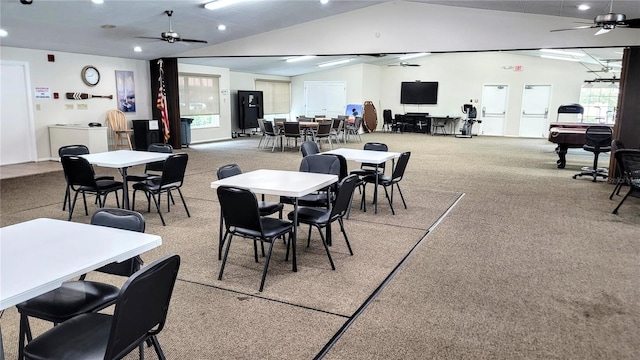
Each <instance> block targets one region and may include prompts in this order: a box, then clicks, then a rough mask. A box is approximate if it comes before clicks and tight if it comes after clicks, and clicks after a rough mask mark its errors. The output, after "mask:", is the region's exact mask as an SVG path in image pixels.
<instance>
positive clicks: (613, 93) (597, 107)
mask: <svg viewBox="0 0 640 360" xmlns="http://www.w3.org/2000/svg"><path fill="white" fill-rule="evenodd" d="M619 91H620V89H619V88H618V84H617V83H593V84H587V85H584V86H583V87H582V89H581V90H580V105H582V106H583V107H584V118H583V119H584V122H590V123H600V124H613V123H614V122H615V118H616V116H615V114H616V107H617V106H618V93H619Z"/></svg>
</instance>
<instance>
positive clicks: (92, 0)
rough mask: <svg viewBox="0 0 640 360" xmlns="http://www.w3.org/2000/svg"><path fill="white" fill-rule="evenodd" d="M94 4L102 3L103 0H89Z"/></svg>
mask: <svg viewBox="0 0 640 360" xmlns="http://www.w3.org/2000/svg"><path fill="white" fill-rule="evenodd" d="M91 2H92V3H94V4H104V0H91Z"/></svg>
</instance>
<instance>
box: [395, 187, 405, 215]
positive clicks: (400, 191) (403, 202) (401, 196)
mask: <svg viewBox="0 0 640 360" xmlns="http://www.w3.org/2000/svg"><path fill="white" fill-rule="evenodd" d="M396 187H397V188H398V192H399V193H400V199H402V204H403V205H404V208H405V209H406V208H407V203H406V202H405V201H404V196H403V195H402V190H400V184H398V183H396Z"/></svg>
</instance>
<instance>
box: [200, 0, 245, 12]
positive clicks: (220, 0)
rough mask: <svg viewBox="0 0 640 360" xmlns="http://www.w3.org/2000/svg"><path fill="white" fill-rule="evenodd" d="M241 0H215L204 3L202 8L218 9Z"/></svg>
mask: <svg viewBox="0 0 640 360" xmlns="http://www.w3.org/2000/svg"><path fill="white" fill-rule="evenodd" d="M241 1H243V0H216V1H212V2H208V3H206V4H204V8H205V9H207V10H218V9H222V8H223V7H227V6H230V5H233V4H237V3H239V2H241Z"/></svg>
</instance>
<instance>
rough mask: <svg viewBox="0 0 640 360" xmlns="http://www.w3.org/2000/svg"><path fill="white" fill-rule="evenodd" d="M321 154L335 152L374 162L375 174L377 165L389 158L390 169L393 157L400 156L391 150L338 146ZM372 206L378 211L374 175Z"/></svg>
mask: <svg viewBox="0 0 640 360" xmlns="http://www.w3.org/2000/svg"><path fill="white" fill-rule="evenodd" d="M323 154H335V155H342V156H343V157H344V158H345V159H347V160H350V161H355V162H359V163H367V164H376V174H379V173H378V167H379V166H380V164H383V163H385V162H387V161H389V160H391V161H392V162H393V163H392V165H391V171H393V166H394V164H395V159H397V158H399V157H400V153H398V152H392V151H375V150H361V149H347V148H339V149H333V150H329V151H325V152H323ZM373 198H374V200H375V201H374V203H373V204H374V208H375V213H376V214H377V213H378V176H376V187H375V188H374V190H373Z"/></svg>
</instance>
